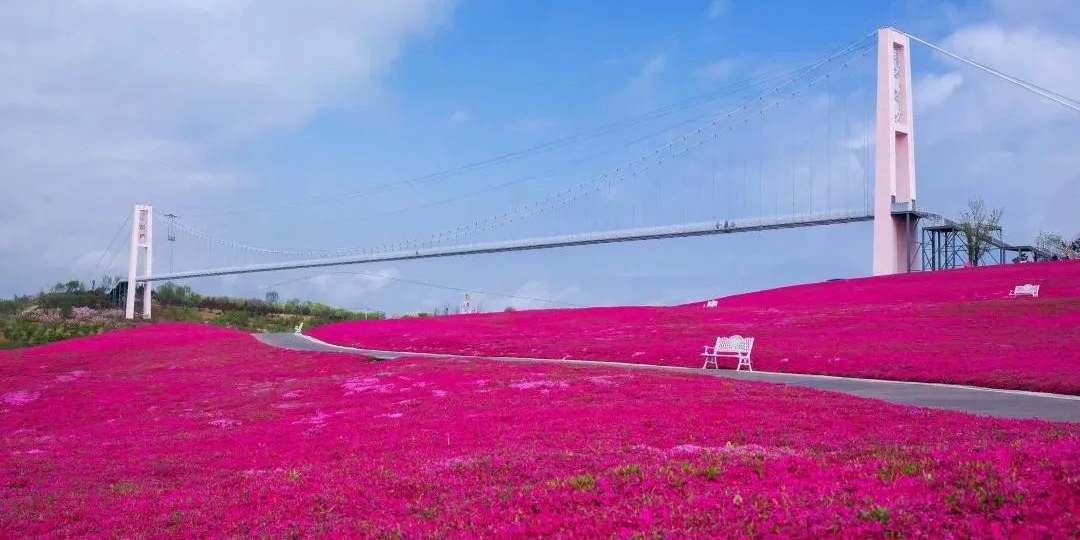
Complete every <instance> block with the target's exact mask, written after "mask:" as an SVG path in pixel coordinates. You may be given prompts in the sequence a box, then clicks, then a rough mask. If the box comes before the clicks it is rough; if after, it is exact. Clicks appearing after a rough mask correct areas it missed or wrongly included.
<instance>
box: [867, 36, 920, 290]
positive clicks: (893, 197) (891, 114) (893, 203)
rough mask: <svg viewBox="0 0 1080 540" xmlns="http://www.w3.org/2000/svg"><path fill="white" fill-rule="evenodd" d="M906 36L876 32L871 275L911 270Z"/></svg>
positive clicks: (911, 192) (911, 127) (911, 167)
mask: <svg viewBox="0 0 1080 540" xmlns="http://www.w3.org/2000/svg"><path fill="white" fill-rule="evenodd" d="M913 116H914V110H913V108H912V90H911V53H910V44H909V42H908V38H907V36H905V35H904V34H902V33H900V32H898V31H896V30H894V29H892V28H882V29H880V30H878V62H877V114H876V126H875V129H876V133H875V137H874V144H875V147H876V153H875V165H874V166H875V170H874V262H873V267H874V275H875V276H879V275H885V274H898V273H904V272H908V271H910V270H911V267H912V261H913V260H914V256H915V249H914V246H915V240H916V237H917V234H916V227H917V225H916V223H915V222H913V221H912V220H911V219H910V216H911V212H913V211H914V210H915V140H914V122H913Z"/></svg>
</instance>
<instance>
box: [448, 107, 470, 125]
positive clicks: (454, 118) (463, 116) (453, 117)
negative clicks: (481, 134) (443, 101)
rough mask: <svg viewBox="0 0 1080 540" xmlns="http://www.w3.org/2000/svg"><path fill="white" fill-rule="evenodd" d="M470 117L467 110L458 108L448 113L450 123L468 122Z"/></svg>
mask: <svg viewBox="0 0 1080 540" xmlns="http://www.w3.org/2000/svg"><path fill="white" fill-rule="evenodd" d="M471 118H472V115H470V114H469V111H466V110H464V109H458V110H456V111H454V112H453V113H451V114H450V118H449V120H450V123H452V124H463V123H465V122H468V121H469V120H470V119H471Z"/></svg>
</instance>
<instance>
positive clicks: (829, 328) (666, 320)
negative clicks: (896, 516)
mask: <svg viewBox="0 0 1080 540" xmlns="http://www.w3.org/2000/svg"><path fill="white" fill-rule="evenodd" d="M1023 283H1037V284H1040V285H1041V287H1042V291H1041V294H1040V296H1039V298H1037V299H1032V298H1009V297H1008V295H1007V293H1008V292H1009V291H1010V290H1011V289H1012V288H1013V287H1014V286H1016V285H1019V284H1023ZM1078 329H1080V261H1061V262H1047V263H1034V264H1019V265H1007V266H993V267H985V268H974V269H964V270H951V271H943V272H933V273H917V274H907V275H898V276H888V277H878V278H864V279H851V280H842V281H831V282H826V283H814V284H808V285H798V286H793V287H784V288H780V289H773V290H766V291H760V292H755V293H748V294H741V295H736V296H731V297H727V298H721V299H719V301H718V306H717V307H715V308H706V307H704V301H702V302H697V303H694V304H688V305H684V306H675V307H613V308H590V309H562V310H537V311H523V312H516V313H492V314H480V315H460V316H453V317H440V318H431V319H414V320H387V321H365V322H345V323H338V324H331V325H327V326H322V327H318V328H314V329H312V330H310V331H309V333H311V334H312V335H313V336H315V337H318V338H320V339H323V340H326V341H329V342H332V343H337V344H342V345H352V346H362V347H368V348H375V349H387V350H399V351H424V352H451V353H463V354H477V355H500V356H530V357H544V358H575V359H592V360H615V361H621V362H637V363H649V364H664V365H678V366H692V367H699V366H700V365H701V359H700V353H701V351H702V348H703V346H704V345H706V344H711V343H712V342H713V341H714V340H715V338H716V336H718V335H730V334H741V335H743V336H753V337H755V338H756V343H755V349H754V366H755V368H756V369H758V370H766V371H786V372H797V373H818V374H830V375H844V376H857V377H870V378H885V379H896V380H914V381H936V382H950V383H961V384H974V385H981V386H991V387H999V388H1014V389H1033V390H1044V391H1051V392H1063V393H1072V394H1080V330H1078ZM732 365H734V364H732Z"/></svg>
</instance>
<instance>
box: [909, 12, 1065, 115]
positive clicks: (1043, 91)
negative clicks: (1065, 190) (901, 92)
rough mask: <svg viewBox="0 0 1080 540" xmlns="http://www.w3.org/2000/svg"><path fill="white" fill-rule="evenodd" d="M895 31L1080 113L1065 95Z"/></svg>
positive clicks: (916, 37)
mask: <svg viewBox="0 0 1080 540" xmlns="http://www.w3.org/2000/svg"><path fill="white" fill-rule="evenodd" d="M894 30H896V29H895V28H894ZM896 31H897V32H899V33H901V34H903V35H905V36H907V37H908V39H911V40H912V41H917V42H919V43H922V44H923V45H926V46H927V47H929V48H931V49H933V50H935V51H937V52H939V53H941V54H944V55H945V56H948V57H950V58H953V59H955V60H959V61H961V62H963V63H965V64H967V65H969V66H972V67H975V68H977V69H980V70H982V71H985V72H987V73H989V74H991V75H993V76H995V77H998V78H1000V79H1002V80H1004V81H1006V82H1009V83H1012V84H1014V85H1016V86H1019V87H1021V88H1023V89H1025V90H1027V91H1029V92H1032V93H1035V94H1037V95H1039V96H1042V97H1044V98H1046V99H1048V100H1050V101H1053V102H1054V103H1057V104H1058V105H1062V106H1064V107H1067V108H1069V109H1072V110H1074V111H1076V112H1080V100H1077V99H1075V98H1072V97H1069V96H1066V95H1065V94H1062V93H1060V92H1055V91H1053V90H1049V89H1047V88H1044V87H1042V86H1039V85H1037V84H1034V83H1031V82H1028V81H1025V80H1023V79H1021V78H1019V77H1014V76H1012V75H1009V74H1008V73H1004V72H1002V71H999V70H997V69H994V68H992V67H990V66H987V65H985V64H981V63H979V62H976V61H975V60H972V59H970V58H966V57H964V56H961V55H959V54H956V53H953V52H950V51H948V50H945V49H943V48H941V47H939V46H937V45H934V44H933V43H930V42H929V41H926V40H924V39H922V38H919V37H918V36H913V35H911V34H909V33H907V32H904V31H902V30H896Z"/></svg>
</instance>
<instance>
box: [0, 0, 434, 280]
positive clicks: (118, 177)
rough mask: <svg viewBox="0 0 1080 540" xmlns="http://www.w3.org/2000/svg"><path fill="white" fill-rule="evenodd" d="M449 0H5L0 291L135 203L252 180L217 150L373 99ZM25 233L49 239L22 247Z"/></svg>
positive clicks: (0, 78) (82, 244)
mask: <svg viewBox="0 0 1080 540" xmlns="http://www.w3.org/2000/svg"><path fill="white" fill-rule="evenodd" d="M450 3H451V1H450V0H397V1H393V2H375V1H365V2H354V1H349V0H330V1H325V2H318V3H305V4H303V5H300V4H296V3H294V2H288V1H284V0H237V1H229V2H225V1H213V0H162V1H157V2H141V1H136V0H100V1H95V2H85V1H81V0H59V1H55V2H9V3H5V5H4V9H3V10H0V119H2V121H3V124H4V129H3V130H0V178H3V184H4V189H5V194H4V196H3V197H0V261H4V262H6V264H5V263H4V262H0V275H3V276H4V277H5V279H4V280H2V281H3V282H4V284H5V285H7V286H9V287H12V290H0V293H10V292H15V291H16V290H21V289H25V288H28V287H32V286H34V284H35V281H36V280H38V279H41V277H40V274H42V273H44V274H45V275H47V276H49V277H48V278H46V279H52V278H53V277H56V278H59V277H70V275H71V274H72V273H76V272H78V271H79V270H80V269H78V268H65V266H66V265H67V264H70V261H71V260H73V259H76V258H78V256H79V255H80V253H79V250H81V251H82V252H84V253H85V252H89V251H90V250H91V249H98V248H100V247H101V245H99V244H104V243H105V242H106V241H107V240H108V237H109V235H110V234H111V232H112V229H113V228H114V227H115V226H116V221H117V217H118V215H119V212H122V211H126V207H127V205H128V204H130V203H133V202H135V201H138V200H143V201H161V200H172V201H176V200H180V199H183V198H185V197H195V196H196V194H197V197H199V198H200V199H203V200H205V199H206V198H207V197H213V196H215V193H220V190H222V189H223V188H226V187H228V186H231V185H236V184H238V183H243V182H249V181H250V180H249V179H246V178H244V177H243V176H242V175H238V174H236V173H235V172H234V171H232V170H230V168H229V166H228V164H225V163H221V162H219V161H218V159H217V158H216V156H218V155H221V154H227V152H226V150H227V148H228V147H229V145H231V144H233V143H236V142H240V141H244V140H247V139H250V138H251V137H255V136H258V135H261V134H264V133H266V132H268V131H270V130H276V129H288V128H291V127H294V126H297V125H301V124H303V123H305V122H307V121H308V120H309V119H310V118H312V117H313V116H314V115H315V114H317V113H319V112H320V111H323V110H326V109H327V108H330V107H335V106H345V105H349V106H352V105H356V104H358V103H360V104H362V103H364V102H370V101H372V100H375V99H377V98H378V96H379V94H380V79H381V77H382V75H383V74H385V73H386V72H387V71H388V70H389V69H390V67H391V66H392V64H393V63H394V62H395V60H397V59H398V57H400V55H401V53H402V50H403V49H404V47H405V46H406V45H407V44H408V42H409V41H410V40H412V39H416V38H417V37H422V36H424V35H426V34H427V33H429V32H430V31H431V30H432V29H433V28H435V27H437V26H438V25H439V24H440V23H441V22H443V21H445V20H446V19H447V16H448V15H449V10H450ZM121 217H122V216H121ZM30 231H33V234H34V236H35V237H36V238H38V239H47V240H48V241H47V242H46V243H45V245H44V246H41V245H31V237H30ZM12 261H18V264H17V265H16V264H15V263H13V262H12ZM31 268H32V269H33V270H32V271H31V270H28V269H31ZM88 270H89V269H83V271H88ZM16 272H22V276H21V277H22V279H23V280H25V281H23V282H22V283H18V282H17V281H18V278H19V277H20V276H17V275H15V274H16ZM30 280H34V281H30Z"/></svg>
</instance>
